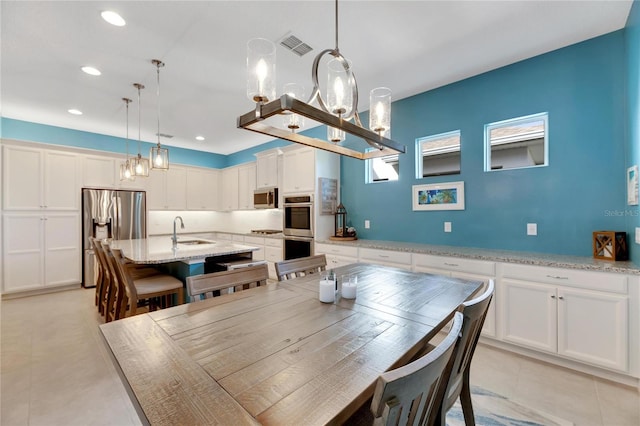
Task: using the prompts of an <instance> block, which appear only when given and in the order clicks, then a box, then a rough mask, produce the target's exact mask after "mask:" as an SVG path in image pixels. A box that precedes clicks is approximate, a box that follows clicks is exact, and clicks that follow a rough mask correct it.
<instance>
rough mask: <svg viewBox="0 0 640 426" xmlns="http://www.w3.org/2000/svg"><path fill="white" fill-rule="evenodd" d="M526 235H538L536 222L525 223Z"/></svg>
mask: <svg viewBox="0 0 640 426" xmlns="http://www.w3.org/2000/svg"><path fill="white" fill-rule="evenodd" d="M527 235H538V224H537V223H527Z"/></svg>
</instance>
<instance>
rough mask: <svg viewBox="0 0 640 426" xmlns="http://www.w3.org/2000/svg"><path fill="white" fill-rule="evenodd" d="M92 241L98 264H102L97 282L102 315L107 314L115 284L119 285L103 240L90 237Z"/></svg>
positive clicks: (97, 294) (98, 300)
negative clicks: (109, 262) (108, 303)
mask: <svg viewBox="0 0 640 426" xmlns="http://www.w3.org/2000/svg"><path fill="white" fill-rule="evenodd" d="M90 240H91V243H92V244H93V251H94V253H95V254H96V258H97V259H98V264H99V265H100V271H101V274H100V276H101V279H100V280H98V281H97V282H96V305H97V306H98V312H99V313H100V315H102V316H105V315H106V307H107V302H108V299H109V294H110V293H111V296H112V297H113V296H114V294H115V293H114V292H115V290H116V289H115V288H114V287H113V286H114V285H117V283H116V282H115V279H116V278H115V276H114V274H115V272H114V271H113V270H112V269H111V268H110V267H109V264H108V261H109V260H108V259H107V257H106V256H107V255H106V253H105V251H104V248H103V241H102V240H100V239H98V238H93V237H91V238H90Z"/></svg>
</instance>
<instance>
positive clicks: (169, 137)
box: [156, 133, 173, 139]
mask: <svg viewBox="0 0 640 426" xmlns="http://www.w3.org/2000/svg"><path fill="white" fill-rule="evenodd" d="M156 136H160V137H161V138H167V139H171V138H172V137H173V135H168V134H166V133H156Z"/></svg>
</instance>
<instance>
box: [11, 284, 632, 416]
mask: <svg viewBox="0 0 640 426" xmlns="http://www.w3.org/2000/svg"><path fill="white" fill-rule="evenodd" d="M93 294H94V293H93V291H92V290H85V289H78V290H70V291H65V292H60V293H53V294H47V295H41V296H32V297H26V298H21V299H13V300H5V301H2V302H1V303H0V318H1V328H0V332H1V335H0V345H1V348H0V349H1V351H0V356H1V367H0V385H1V386H0V392H1V394H0V425H2V426H14V425H15V426H19V425H46V426H55V425H64V426H66V425H118V426H119V425H123V426H124V425H137V424H140V422H139V420H138V418H137V415H136V413H135V410H134V409H133V406H132V404H131V402H130V400H129V398H128V396H127V393H126V391H125V389H124V386H123V385H122V383H121V382H120V378H119V376H118V374H117V372H116V370H115V368H114V367H113V364H112V361H111V359H110V358H109V355H108V352H107V349H106V347H105V345H104V342H103V341H102V338H101V336H100V334H99V330H98V327H97V325H98V324H100V323H102V320H101V318H100V316H99V315H98V313H97V310H96V308H95V306H94V305H93ZM471 382H472V383H473V384H475V385H477V386H481V387H483V388H485V389H487V390H490V391H493V392H496V393H499V394H501V395H504V396H507V397H509V398H510V399H511V400H513V401H514V402H517V403H519V404H521V405H524V406H527V407H530V408H533V409H535V410H539V411H543V412H546V413H549V414H552V415H554V416H556V417H560V418H562V419H565V420H569V421H571V422H573V423H575V424H576V425H589V426H596V425H605V426H626V425H629V426H638V425H640V398H639V395H638V391H637V390H636V389H633V388H628V387H624V386H619V385H616V384H613V383H611V382H607V381H604V380H600V379H597V378H594V377H591V376H588V375H584V374H581V373H576V372H573V371H570V370H567V369H564V368H557V367H554V366H551V365H548V364H545V363H540V362H537V361H534V360H531V359H528V358H526V357H522V356H518V355H513V354H511V353H509V352H505V351H501V350H496V349H492V348H489V347H487V346H484V345H479V346H478V348H477V350H476V354H475V356H474V361H473V365H472V373H471Z"/></svg>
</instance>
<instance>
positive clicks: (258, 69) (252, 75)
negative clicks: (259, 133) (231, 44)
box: [247, 38, 276, 103]
mask: <svg viewBox="0 0 640 426" xmlns="http://www.w3.org/2000/svg"><path fill="white" fill-rule="evenodd" d="M247 97H248V98H249V100H252V101H254V102H257V103H266V102H269V101H272V100H274V99H275V98H276V46H275V44H273V42H272V41H270V40H267V39H265V38H254V39H251V40H249V41H248V42H247Z"/></svg>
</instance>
